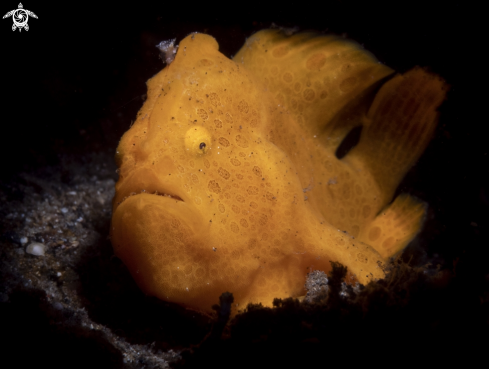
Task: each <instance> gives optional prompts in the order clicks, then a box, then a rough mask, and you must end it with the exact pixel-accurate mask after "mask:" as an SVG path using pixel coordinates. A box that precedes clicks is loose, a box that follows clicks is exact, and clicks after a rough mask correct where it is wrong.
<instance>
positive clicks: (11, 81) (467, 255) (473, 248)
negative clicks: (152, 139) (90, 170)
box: [0, 0, 489, 324]
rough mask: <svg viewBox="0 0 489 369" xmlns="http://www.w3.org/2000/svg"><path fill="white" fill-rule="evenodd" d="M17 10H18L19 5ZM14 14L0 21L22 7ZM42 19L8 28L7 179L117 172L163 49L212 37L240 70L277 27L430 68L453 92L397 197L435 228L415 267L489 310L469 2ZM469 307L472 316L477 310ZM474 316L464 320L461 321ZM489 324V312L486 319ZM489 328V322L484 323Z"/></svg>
mask: <svg viewBox="0 0 489 369" xmlns="http://www.w3.org/2000/svg"><path fill="white" fill-rule="evenodd" d="M17 1H18V0H17ZM17 5H18V3H17V2H16V1H15V2H14V1H10V2H3V3H2V5H1V9H0V13H2V15H3V14H5V13H7V12H8V11H9V10H12V9H15V8H17ZM23 5H24V8H25V9H28V10H31V11H33V12H34V13H35V14H36V15H37V16H38V17H39V19H32V18H31V19H30V20H29V27H30V29H29V31H28V32H26V31H25V30H22V31H21V32H19V31H18V30H17V31H15V32H12V30H11V27H12V20H11V19H10V18H9V19H3V20H1V22H0V45H1V59H0V60H1V63H2V68H1V71H2V78H1V82H0V83H1V85H0V86H1V91H2V96H1V100H0V105H1V107H2V109H1V110H0V111H1V115H0V122H1V134H0V137H1V144H0V158H1V159H0V160H1V170H0V180H2V181H4V182H8V181H9V180H11V179H12V178H15V177H14V175H15V174H16V173H19V172H23V171H31V170H33V169H36V168H39V167H43V166H48V165H56V164H58V163H59V162H60V158H61V157H62V156H63V155H75V156H80V157H83V156H84V155H86V153H88V152H98V151H100V152H106V153H108V160H111V156H110V155H111V154H110V153H113V152H115V148H116V145H117V142H118V140H119V138H120V137H121V135H122V134H123V133H124V132H125V131H126V130H127V129H128V128H129V126H130V124H131V121H132V120H133V119H134V117H135V115H136V113H137V111H138V109H139V108H140V107H141V105H142V102H143V98H142V96H143V95H144V94H145V92H146V86H145V81H146V80H147V79H148V78H150V77H151V76H153V75H154V74H156V73H157V72H158V71H159V70H160V69H161V68H162V67H163V63H162V61H161V60H160V59H159V58H158V50H157V49H156V47H155V45H156V44H157V43H159V42H160V41H162V40H167V39H171V38H176V39H177V42H179V41H180V40H181V39H182V38H184V37H185V36H186V35H188V34H189V33H191V32H195V31H196V32H205V33H208V34H210V35H212V36H214V37H215V38H216V39H217V41H218V43H219V45H220V51H221V52H222V53H223V54H224V55H226V56H228V57H231V56H232V55H234V54H235V53H236V52H237V51H238V50H239V49H240V47H241V46H242V45H243V43H244V41H245V39H246V38H247V37H249V36H250V35H251V34H253V33H254V32H256V31H258V30H260V29H263V28H268V27H270V26H271V24H272V23H275V24H276V25H278V26H282V27H299V30H302V31H305V30H313V31H317V32H331V33H335V34H344V35H346V36H347V37H348V38H351V39H353V40H355V41H357V42H359V43H360V44H362V45H363V46H364V47H365V48H366V49H367V50H369V51H371V52H372V53H373V54H374V55H376V56H377V57H378V58H379V60H380V61H381V62H383V63H385V64H387V65H388V66H390V67H392V68H394V69H396V70H398V71H400V72H403V71H406V70H408V69H410V68H411V67H413V66H415V65H420V66H424V67H428V68H429V69H430V70H431V71H433V72H435V73H437V74H439V75H441V76H442V77H443V78H444V79H445V80H446V81H447V83H448V84H449V85H450V86H451V89H450V92H449V94H448V97H447V100H446V101H445V102H444V104H443V106H442V107H441V108H440V111H441V116H440V123H439V125H438V128H437V131H436V134H435V137H434V139H433V141H432V142H431V144H430V145H429V147H428V149H427V151H426V153H425V154H424V156H423V157H422V158H421V160H420V161H419V163H418V164H417V165H416V166H415V167H414V168H413V170H412V171H411V172H410V173H409V174H408V176H407V178H406V179H405V181H404V182H403V183H402V184H401V186H400V188H399V191H404V192H410V193H412V194H414V195H416V196H418V197H420V198H421V199H423V200H425V201H426V202H427V203H428V204H429V211H428V215H427V222H426V225H425V228H424V230H423V232H422V233H421V235H420V237H419V239H418V241H417V242H415V243H414V244H413V245H411V246H410V248H409V249H408V250H407V252H406V255H405V257H406V258H411V257H412V258H413V259H412V262H413V263H414V264H417V265H421V264H424V263H427V262H431V263H432V264H433V265H437V264H440V265H441V267H442V268H445V269H448V270H450V271H451V272H452V273H453V274H454V275H456V276H457V280H458V282H457V283H460V285H462V286H463V290H464V293H463V294H462V295H461V298H467V299H469V300H471V303H473V306H476V305H477V304H478V302H479V301H480V304H482V303H483V302H486V304H485V309H486V310H487V305H488V304H487V299H488V296H489V294H488V293H487V291H488V290H489V289H488V284H489V278H488V276H489V269H488V266H487V260H489V259H488V256H489V253H488V249H489V245H488V237H487V230H488V227H487V226H488V222H489V183H488V180H487V178H489V173H488V171H489V170H488V169H489V166H488V164H489V163H488V156H487V151H488V144H487V139H486V135H485V133H486V130H487V128H486V125H487V120H488V119H487V114H486V115H484V114H482V113H481V112H482V111H483V110H484V107H485V106H486V105H487V102H485V101H484V100H485V96H486V95H487V92H486V91H484V90H483V87H484V85H483V82H482V80H483V78H484V75H485V69H486V66H485V62H484V60H485V58H484V57H483V51H484V48H485V44H486V42H485V41H483V39H482V38H483V35H484V34H485V33H487V31H486V30H485V29H484V28H483V22H482V15H483V12H482V9H477V8H473V7H471V6H470V5H467V3H466V2H450V3H449V2H441V1H437V2H435V1H409V2H407V1H401V2H368V1H338V0H337V1H324V2H322V3H321V6H319V5H312V2H293V3H292V2H288V3H287V2H281V3H276V4H275V5H273V6H272V5H270V6H269V7H268V9H269V10H266V9H264V8H263V6H264V4H263V3H261V4H260V3H244V2H229V3H227V4H225V5H220V4H218V3H214V2H207V3H200V4H199V6H195V5H194V3H184V2H177V3H175V2H172V3H168V2H163V1H160V2H159V3H158V4H157V5H154V4H153V3H152V4H151V5H150V4H144V3H141V2H137V3H136V2H135V3H134V5H110V6H109V5H100V4H96V3H94V4H89V3H86V2H84V3H82V2H80V3H66V2H63V3H62V2H59V3H50V4H47V3H45V2H39V1H25V2H23ZM471 306H472V305H471ZM467 311H468V310H467V309H465V310H464V313H466V312H467ZM485 312H486V313H487V311H485ZM485 323H486V324H487V321H486V322H485Z"/></svg>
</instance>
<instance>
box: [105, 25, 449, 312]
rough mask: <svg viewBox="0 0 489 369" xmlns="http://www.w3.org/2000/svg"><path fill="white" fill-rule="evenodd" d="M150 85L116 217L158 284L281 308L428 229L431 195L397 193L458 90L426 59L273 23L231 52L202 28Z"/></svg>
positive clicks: (146, 277)
mask: <svg viewBox="0 0 489 369" xmlns="http://www.w3.org/2000/svg"><path fill="white" fill-rule="evenodd" d="M147 87H148V93H147V100H146V101H145V103H144V105H143V107H142V108H141V110H140V111H139V113H138V115H137V119H136V121H135V123H134V124H133V125H132V126H131V128H130V129H129V130H128V131H127V132H126V133H125V134H124V135H123V137H122V139H121V141H120V143H119V146H118V148H117V153H116V161H117V165H118V167H119V180H118V182H117V184H116V194H115V198H114V201H113V216H112V223H111V241H112V245H113V247H114V252H115V254H116V255H117V256H118V257H119V258H120V259H122V261H123V262H124V263H125V265H126V266H127V267H128V269H129V271H130V272H131V274H132V276H133V278H134V279H135V281H136V282H137V284H138V285H139V286H140V288H141V289H142V290H143V291H144V292H145V293H146V294H149V295H154V296H156V297H158V298H160V299H163V300H167V301H171V302H175V303H178V304H181V305H184V306H187V307H190V308H193V309H198V310H201V311H211V306H212V305H213V304H215V303H216V302H218V299H219V296H220V295H221V294H222V293H223V292H225V291H229V292H231V293H233V295H234V299H235V300H234V301H235V303H236V304H235V307H234V308H233V309H236V306H237V308H238V309H242V308H244V307H246V305H247V304H248V303H251V302H252V303H262V304H263V305H265V306H271V305H272V301H273V299H274V298H285V297H289V296H301V295H304V293H305V291H304V282H305V278H306V275H307V273H308V272H310V271H311V270H316V269H319V270H324V271H328V270H330V269H331V263H330V262H331V261H338V262H340V263H341V264H343V265H345V266H346V267H347V268H348V271H349V273H350V274H349V280H351V281H358V282H360V283H362V284H366V283H368V282H369V281H371V280H376V279H380V278H383V277H384V276H385V274H384V273H385V267H384V265H385V264H386V263H387V262H388V261H389V259H390V258H392V257H394V256H396V255H398V254H399V253H401V252H402V250H403V249H404V248H405V247H406V245H407V244H408V243H409V242H410V241H411V240H412V239H413V237H414V236H415V235H416V234H417V232H418V231H419V229H420V227H421V226H422V222H423V218H424V213H425V205H424V203H422V202H420V201H419V200H416V199H415V198H413V197H411V196H409V195H405V194H404V195H399V196H397V197H396V198H395V199H393V196H394V192H395V190H396V187H397V186H398V185H399V183H400V181H401V180H402V178H403V177H404V176H405V174H406V173H407V171H408V170H409V169H410V167H411V166H412V165H413V164H414V163H415V162H416V161H417V159H418V158H419V157H420V155H421V153H422V152H423V151H424V149H425V148H426V146H427V144H428V142H429V140H430V138H431V136H432V134H433V132H434V129H435V126H436V124H437V120H438V115H439V113H438V112H437V108H438V107H439V106H440V104H441V103H442V101H443V100H444V98H445V94H446V85H445V83H444V81H443V80H441V79H440V78H439V77H437V76H435V75H433V74H431V73H429V72H427V71H425V70H424V69H422V68H419V67H416V68H414V69H412V70H410V71H408V72H407V73H405V74H396V73H395V72H394V71H393V70H392V69H390V68H388V67H387V66H385V65H383V64H381V63H379V62H378V61H377V60H376V59H375V57H374V56H373V55H372V54H370V53H369V52H367V51H365V50H364V49H362V48H361V47H360V46H359V45H358V44H356V43H354V42H352V41H348V40H345V39H343V38H340V37H336V36H330V35H317V34H314V33H299V34H295V35H292V36H290V35H285V34H284V33H283V32H282V31H280V30H270V29H269V30H263V31H260V32H258V33H256V34H254V35H253V36H252V37H250V38H249V39H247V41H246V43H245V45H244V46H243V47H242V49H241V50H240V51H239V52H238V53H237V54H236V55H235V56H234V58H233V60H230V59H229V58H227V57H226V56H224V55H223V54H221V53H220V52H219V45H218V43H217V42H216V40H215V39H214V38H212V37H211V36H208V35H205V34H198V33H194V34H191V35H189V36H188V37H186V38H185V39H184V40H183V41H181V43H180V45H179V47H178V51H177V53H176V55H175V58H174V60H173V61H172V62H171V63H169V64H168V65H167V66H166V67H165V68H164V69H163V70H162V71H161V72H159V73H158V74H156V75H155V76H154V77H152V78H151V79H150V80H149V81H148V82H147ZM358 127H361V133H360V138H359V141H358V144H357V145H355V146H354V147H353V148H351V149H350V150H349V151H348V152H347V154H346V155H344V156H341V155H338V152H337V150H338V147H339V146H340V144H341V143H342V142H343V141H344V139H345V137H347V136H348V135H349V133H350V132H351V131H352V130H354V129H357V130H358Z"/></svg>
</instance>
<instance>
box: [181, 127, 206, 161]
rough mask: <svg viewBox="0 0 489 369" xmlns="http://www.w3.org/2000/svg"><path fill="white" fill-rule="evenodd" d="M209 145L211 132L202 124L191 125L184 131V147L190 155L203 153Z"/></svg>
mask: <svg viewBox="0 0 489 369" xmlns="http://www.w3.org/2000/svg"><path fill="white" fill-rule="evenodd" d="M211 145H212V139H211V134H210V132H209V131H208V130H207V129H206V128H204V127H202V126H192V127H190V129H188V130H187V132H186V133H185V149H186V150H187V152H188V153H189V154H191V155H203V154H205V153H206V152H207V151H209V150H210V148H211Z"/></svg>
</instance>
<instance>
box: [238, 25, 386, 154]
mask: <svg viewBox="0 0 489 369" xmlns="http://www.w3.org/2000/svg"><path fill="white" fill-rule="evenodd" d="M234 61H235V62H237V63H243V64H244V65H245V66H246V68H247V69H249V70H251V71H253V73H254V74H255V76H257V77H258V78H259V79H261V80H262V81H263V82H264V83H265V85H266V86H267V89H268V90H269V91H270V92H271V93H272V95H273V96H274V97H275V98H276V99H277V102H278V104H280V105H282V106H284V107H285V108H286V109H287V110H288V111H289V113H290V114H292V115H294V120H296V121H297V122H298V123H299V124H301V125H302V126H303V128H304V129H305V130H306V131H308V132H310V133H311V134H313V135H317V136H318V138H319V139H321V141H323V143H324V145H325V146H326V147H331V150H335V149H336V147H337V146H338V145H339V143H340V142H341V140H342V139H343V138H344V137H345V136H346V135H347V133H348V132H349V131H350V130H351V129H352V128H353V127H355V126H356V125H358V123H359V122H358V118H359V117H358V114H359V112H364V113H366V111H367V109H368V106H369V105H370V103H371V99H372V96H373V95H374V94H375V92H376V89H375V86H376V85H377V84H378V83H379V81H381V80H383V79H384V78H385V77H387V76H389V75H391V74H392V73H393V70H392V69H390V68H388V67H386V66H385V65H383V64H381V63H379V62H378V61H377V59H376V58H375V57H374V56H373V55H372V54H371V53H369V52H368V51H366V50H364V49H363V48H361V46H360V45H358V44H357V43H355V42H353V41H349V40H346V39H344V38H341V37H338V36H333V35H320V34H316V33H298V34H295V35H292V36H287V35H286V34H285V33H284V32H282V31H281V30H278V29H268V30H263V31H260V32H257V33H256V34H254V35H253V36H251V37H250V38H249V39H248V40H247V41H246V43H245V45H244V46H243V47H242V48H241V50H240V51H239V52H238V53H237V54H236V55H235V57H234ZM365 100H368V102H367V103H365ZM363 105H365V106H364V107H363V109H358V106H363ZM348 112H352V116H351V117H350V116H348ZM339 115H341V119H338V116H339Z"/></svg>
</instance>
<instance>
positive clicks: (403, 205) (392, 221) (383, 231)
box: [358, 194, 426, 259]
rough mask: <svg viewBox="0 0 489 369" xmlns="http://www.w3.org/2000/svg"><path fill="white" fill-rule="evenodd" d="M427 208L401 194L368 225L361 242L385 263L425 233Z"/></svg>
mask: <svg viewBox="0 0 489 369" xmlns="http://www.w3.org/2000/svg"><path fill="white" fill-rule="evenodd" d="M425 210H426V205H425V204H424V203H422V202H420V201H418V200H416V199H414V198H413V197H411V196H409V195H406V194H401V195H399V196H398V197H397V198H396V199H395V200H394V202H393V203H392V204H391V205H389V206H388V207H387V208H386V209H385V210H383V211H382V212H381V213H380V214H379V215H377V217H376V218H375V219H374V220H373V221H372V223H371V224H369V225H366V226H365V227H364V228H363V229H362V231H361V232H360V234H359V235H358V238H359V239H360V240H361V241H362V242H365V243H367V244H369V245H370V246H372V247H373V248H374V249H375V250H377V252H378V253H379V254H380V255H381V256H382V257H384V258H385V259H387V258H390V257H392V256H394V255H396V254H397V253H398V252H400V251H402V250H403V249H404V248H405V247H406V246H407V245H408V243H409V242H410V241H411V240H412V239H413V238H414V237H415V236H416V234H417V233H418V232H419V230H420V229H421V226H422V224H423V220H424V215H425Z"/></svg>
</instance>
